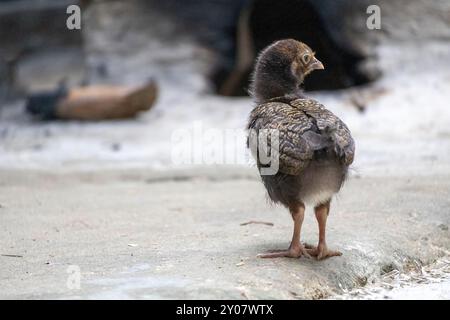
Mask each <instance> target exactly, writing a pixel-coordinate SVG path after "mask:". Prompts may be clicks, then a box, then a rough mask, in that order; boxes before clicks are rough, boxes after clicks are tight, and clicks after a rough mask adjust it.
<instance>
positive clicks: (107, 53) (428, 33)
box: [0, 0, 450, 166]
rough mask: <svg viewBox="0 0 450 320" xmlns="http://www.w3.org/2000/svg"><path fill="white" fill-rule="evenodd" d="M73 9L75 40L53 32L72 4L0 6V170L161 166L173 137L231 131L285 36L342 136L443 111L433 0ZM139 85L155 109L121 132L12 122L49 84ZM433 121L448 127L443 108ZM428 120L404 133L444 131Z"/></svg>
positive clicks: (449, 35) (443, 62) (25, 118)
mask: <svg viewBox="0 0 450 320" xmlns="http://www.w3.org/2000/svg"><path fill="white" fill-rule="evenodd" d="M75 3H77V4H78V5H79V6H80V7H81V17H82V24H81V29H80V30H68V28H67V27H66V20H67V19H68V17H69V14H68V13H66V9H67V7H68V5H70V4H74V1H52V0H40V1H38V0H36V1H26V0H16V1H12V0H10V1H5V0H3V1H0V17H1V19H0V21H1V22H0V23H1V28H0V43H1V46H0V101H1V108H0V121H1V127H2V128H1V132H0V139H1V140H0V141H1V142H2V143H1V144H0V148H1V149H2V150H1V154H2V157H1V158H0V165H14V166H16V165H17V166H22V165H26V166H39V165H40V164H43V165H44V164H50V163H51V164H52V165H58V166H63V165H64V162H67V161H69V162H71V163H77V162H80V163H82V162H85V164H92V163H93V162H95V161H101V162H102V163H103V164H104V163H105V161H107V162H108V163H111V164H113V163H117V161H118V162H120V163H121V164H123V162H124V161H125V162H126V161H134V162H136V163H141V164H144V163H145V164H146V165H149V164H152V165H159V164H163V163H165V164H167V161H168V159H169V158H168V156H169V153H170V152H169V151H170V150H169V149H168V146H169V145H170V141H169V140H168V139H169V138H170V136H171V133H172V132H173V130H174V129H175V128H177V127H179V126H184V125H187V124H189V123H192V122H193V121H195V120H201V121H203V122H205V123H206V125H207V126H208V125H211V126H213V127H217V126H219V127H229V128H243V126H244V124H245V121H246V118H247V114H248V111H249V110H250V108H251V107H252V103H251V101H250V100H249V99H247V98H245V97H246V96H247V90H248V87H249V80H250V75H251V71H252V67H253V63H254V60H255V57H256V55H257V54H258V52H259V51H260V50H261V49H262V48H264V47H265V46H266V45H268V44H270V43H271V42H273V41H274V40H277V39H282V38H288V37H292V38H295V39H299V40H302V41H304V42H305V43H307V44H308V45H310V46H311V47H312V48H313V49H314V50H315V51H316V52H317V56H318V57H319V59H321V61H323V63H324V64H325V66H326V70H325V71H323V72H316V73H313V74H312V75H311V76H310V77H308V79H307V81H305V85H304V86H305V89H306V90H307V91H312V92H313V95H314V94H319V95H320V94H322V95H324V96H325V97H324V98H322V99H332V102H330V103H328V106H329V107H330V108H331V109H332V110H333V109H334V108H337V107H340V106H342V108H343V112H344V113H345V115H343V117H344V118H347V119H345V120H347V121H353V122H354V123H353V124H354V125H353V130H358V128H364V129H366V130H367V129H368V126H367V124H368V123H372V122H375V123H376V124H374V125H376V126H381V127H380V128H378V127H377V128H375V130H376V131H377V133H379V134H381V133H383V134H393V131H395V130H400V128H399V127H404V126H407V124H408V123H409V124H412V122H414V121H415V119H421V120H422V121H423V120H424V119H423V115H420V116H416V115H415V114H414V113H416V112H423V113H425V114H427V115H429V117H433V115H434V114H436V113H435V112H431V109H430V108H438V106H439V105H441V104H443V102H444V101H445V97H444V95H445V94H447V92H448V85H449V80H448V68H449V67H448V61H449V60H448V59H449V55H448V45H449V39H450V25H449V19H450V18H449V15H450V14H449V4H448V1H444V0H441V1H440V0H434V1H420V0H416V1H395V2H390V1H366V0H358V1H346V0H339V1H334V0H322V1H308V0H304V1H300V0H286V1H282V2H280V3H277V4H273V2H272V1H269V0H267V1H266V0H254V1H250V0H233V1H225V0H223V1H222V0H215V1H207V0H204V1H203V0H187V1H177V0H167V1H163V2H160V1H138V0H131V1H120V0H114V1H113V0H111V1H106V0H104V1H79V2H77V1H75ZM373 4H375V5H378V6H379V7H380V8H381V28H380V29H373V30H371V29H369V28H368V27H367V20H368V18H369V16H370V15H371V13H372V12H370V13H368V12H367V8H368V7H369V6H370V5H373ZM149 79H154V80H155V81H156V83H157V85H158V87H159V94H158V101H157V102H156V105H155V107H154V108H152V109H151V110H150V111H148V112H143V113H140V115H139V116H138V118H137V119H134V120H126V121H122V122H121V121H118V122H114V123H102V124H98V123H97V124H95V123H94V124H83V125H79V124H77V123H73V122H70V123H56V124H55V123H40V122H38V121H36V119H35V118H33V117H31V116H30V115H27V114H26V112H25V111H24V108H25V104H26V102H25V101H26V100H24V99H25V98H26V97H27V96H29V95H32V94H34V93H41V92H43V90H47V91H48V90H55V88H58V86H60V85H61V83H64V84H65V87H66V88H68V90H69V89H70V88H78V87H82V86H84V87H86V86H87V87H89V86H94V85H121V86H124V85H127V86H138V85H142V84H143V83H145V82H146V81H148V80H149ZM405 81H410V82H409V83H408V84H406V83H405ZM400 85H402V86H401V88H400V87H399V86H400ZM415 86H417V88H416V87H415ZM424 86H426V89H425V90H424V92H423V95H421V96H417V92H418V90H422V89H423V87H424ZM397 87H398V88H397ZM428 89H429V90H431V92H429V91H428ZM405 90H407V91H408V93H405ZM409 90H411V91H409ZM434 90H435V91H434ZM400 92H402V93H400ZM403 93H404V94H406V96H404V95H403ZM389 94H390V95H391V98H388V96H389ZM396 94H397V95H398V96H396V98H394V96H395V95H396ZM392 95H394V96H392ZM380 99H385V100H384V101H383V100H380ZM421 99H422V100H421ZM430 99H433V100H430ZM419 100H421V101H420V102H419ZM324 102H327V101H324ZM410 102H412V104H413V105H420V106H421V107H420V111H419V110H417V111H416V110H415V111H413V108H414V107H413V106H412V105H408V104H409V103H410ZM330 104H331V105H330ZM424 104H425V105H426V107H425V106H424ZM377 105H381V106H382V108H386V109H383V111H381V110H378V111H379V112H378V113H377V114H378V115H377V116H381V117H383V116H385V117H386V119H384V118H381V119H378V120H375V119H376V116H375V115H372V116H371V115H370V114H371V113H376V112H377V111H376V109H380V107H377ZM401 108H405V110H404V111H405V112H407V113H406V114H405V117H404V116H403V115H400V114H399V113H401V112H402V111H401V110H400V109H401ZM442 112H444V113H445V116H444V118H445V121H446V120H448V116H447V114H448V111H447V108H444V110H442ZM396 117H398V118H399V119H400V118H401V119H402V121H398V120H399V119H396ZM429 120H430V121H431V120H433V122H434V120H436V121H437V123H428V124H424V123H421V124H417V125H419V126H420V127H425V128H426V130H427V131H430V130H438V131H439V130H446V129H444V128H445V127H446V124H447V123H445V124H444V123H442V125H441V123H440V121H442V122H444V120H443V118H442V117H439V119H432V118H431V119H429ZM410 121H411V123H410ZM399 122H401V123H399ZM437 128H439V129H437ZM378 129H379V130H378ZM405 130H410V131H414V132H416V130H412V128H406V129H405ZM366 133H367V132H366ZM404 133H405V134H407V131H405V132H404ZM357 134H359V133H357ZM442 135H444V136H445V133H444V134H440V136H442ZM373 145H374V146H375V143H374V144H373ZM111 146H112V147H111ZM122 147H123V148H122ZM413 148H414V149H415V147H413ZM372 149H373V148H372ZM70 150H76V152H71V151H70ZM421 150H423V148H419V150H416V149H415V151H417V152H420V151H421ZM66 151H68V152H66ZM364 155H367V153H363V154H362V155H360V156H359V157H358V158H359V159H361V160H364ZM371 156H377V155H371ZM378 156H380V158H382V155H378ZM428 156H429V155H428ZM362 158H363V159H362ZM19 159H20V160H19ZM401 159H403V157H401ZM366 160H369V159H366ZM378 160H379V159H378ZM416 160H417V159H416Z"/></svg>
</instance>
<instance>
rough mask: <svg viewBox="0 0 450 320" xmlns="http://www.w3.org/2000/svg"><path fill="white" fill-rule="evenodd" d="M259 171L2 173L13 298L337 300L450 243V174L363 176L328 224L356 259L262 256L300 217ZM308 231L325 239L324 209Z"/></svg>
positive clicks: (311, 239) (310, 219) (0, 221)
mask: <svg viewBox="0 0 450 320" xmlns="http://www.w3.org/2000/svg"><path fill="white" fill-rule="evenodd" d="M254 173H255V172H254V170H253V169H242V170H234V171H227V170H220V167H218V168H216V169H215V170H197V171H188V172H183V171H179V172H175V171H171V172H170V174H169V173H167V174H161V173H160V172H159V173H158V172H151V171H143V170H128V171H120V170H111V171H95V172H86V171H84V172H82V171H79V172H76V171H75V172H61V173H48V172H46V171H30V170H28V171H18V170H17V171H14V170H2V171H0V205H1V207H0V228H1V232H0V243H1V250H0V254H2V256H0V260H1V263H0V283H1V285H0V287H1V290H0V298H8V299H9V298H20V299H23V298H40V299H48V298H187V299H194V298H212V299H219V298H233V299H245V298H250V299H252V298H256V299H258V298H276V299H296V298H324V297H330V296H331V297H332V296H333V295H334V294H339V293H342V292H343V290H345V289H351V288H355V287H359V286H363V285H365V284H366V283H368V282H370V281H372V280H373V279H376V278H378V277H379V276H380V275H382V274H383V273H386V272H389V271H391V270H393V269H399V270H404V271H405V272H407V271H408V268H412V267H414V266H415V262H416V261H419V263H423V264H427V263H430V262H432V261H433V260H435V259H436V258H438V257H440V256H444V255H445V254H446V252H447V253H448V250H450V242H449V238H450V233H449V230H448V226H449V224H450V219H449V214H448V209H449V207H450V179H449V178H450V177H449V176H442V175H440V176H430V177H404V178H402V177H398V178H392V177H390V178H389V179H387V177H367V178H364V177H359V178H358V177H357V176H353V177H352V178H351V179H350V180H349V181H348V183H347V184H346V185H345V187H344V189H343V191H342V193H341V194H340V195H339V197H338V199H336V200H335V201H334V203H333V205H332V211H331V214H330V219H329V225H328V239H329V240H328V242H329V246H330V247H332V248H335V249H339V250H341V251H342V252H343V253H344V255H343V256H342V257H335V258H331V259H328V260H325V261H315V260H313V259H306V258H300V259H284V258H283V259H276V260H265V259H260V258H257V257H256V255H257V254H258V253H261V252H264V251H266V250H269V249H277V248H281V249H283V248H286V247H287V246H288V245H289V240H290V237H291V231H292V230H291V229H292V223H291V219H290V217H289V215H288V213H287V212H286V211H285V210H284V209H282V208H278V207H273V206H270V205H268V204H267V202H266V199H265V193H264V190H263V187H262V185H261V184H260V182H259V181H258V178H257V177H256V176H255V175H254ZM219 175H220V177H219ZM250 220H262V221H267V222H272V223H274V225H273V226H267V225H260V224H249V225H246V226H241V225H240V224H241V223H243V222H247V221H250ZM303 230H304V232H303V237H302V238H303V241H306V242H308V243H315V242H316V240H317V226H316V224H315V218H314V215H313V214H312V212H311V209H309V210H308V211H307V216H306V221H305V224H304V228H303ZM6 255H16V256H6ZM70 266H76V268H79V270H80V272H81V281H80V288H79V289H78V288H73V286H71V285H70V283H69V285H68V281H70V274H69V272H70V270H72V269H70Z"/></svg>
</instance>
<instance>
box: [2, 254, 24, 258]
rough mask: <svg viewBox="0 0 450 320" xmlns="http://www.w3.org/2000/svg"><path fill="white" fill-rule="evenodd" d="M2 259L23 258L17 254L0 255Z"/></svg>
mask: <svg viewBox="0 0 450 320" xmlns="http://www.w3.org/2000/svg"><path fill="white" fill-rule="evenodd" d="M1 256H2V257H11V258H23V256H21V255H18V254H2V255H1Z"/></svg>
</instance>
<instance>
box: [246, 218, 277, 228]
mask: <svg viewBox="0 0 450 320" xmlns="http://www.w3.org/2000/svg"><path fill="white" fill-rule="evenodd" d="M248 224H265V225H266V226H271V227H273V223H272V222H265V221H255V220H251V221H248V222H243V223H241V226H246V225H248Z"/></svg>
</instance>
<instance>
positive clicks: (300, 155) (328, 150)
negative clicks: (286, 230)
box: [247, 39, 355, 260]
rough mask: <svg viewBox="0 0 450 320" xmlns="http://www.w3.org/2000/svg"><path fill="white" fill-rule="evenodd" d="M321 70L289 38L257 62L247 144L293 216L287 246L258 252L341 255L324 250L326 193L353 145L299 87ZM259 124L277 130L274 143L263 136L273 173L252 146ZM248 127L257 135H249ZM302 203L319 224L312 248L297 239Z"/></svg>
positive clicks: (272, 192) (275, 197)
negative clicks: (273, 162)
mask: <svg viewBox="0 0 450 320" xmlns="http://www.w3.org/2000/svg"><path fill="white" fill-rule="evenodd" d="M320 69H324V66H323V65H322V63H321V62H320V61H319V60H318V59H317V58H316V57H315V53H314V52H313V51H312V50H311V49H310V48H309V47H308V46H307V45H306V44H304V43H302V42H299V41H296V40H293V39H287V40H280V41H277V42H275V43H273V44H272V45H270V46H268V47H267V48H265V49H264V50H263V51H262V53H261V54H260V55H259V57H258V59H257V62H256V66H255V71H254V78H253V83H252V88H251V93H252V96H253V97H254V99H255V101H256V103H257V104H258V105H257V106H256V107H255V108H254V109H253V111H252V112H251V114H250V120H249V123H248V127H247V129H249V132H250V134H249V140H248V143H249V147H250V148H251V150H252V154H253V156H254V157H255V159H256V162H257V165H258V169H259V170H260V174H261V179H262V182H263V183H264V186H265V188H266V190H267V192H268V195H269V198H270V199H271V200H272V201H273V202H275V203H281V204H282V205H284V206H285V207H287V208H288V209H289V211H290V213H291V215H292V218H293V220H294V232H293V236H292V242H291V244H290V246H289V249H288V250H277V251H272V252H269V253H265V254H261V255H260V257H262V258H276V257H291V258H298V257H300V256H302V255H305V256H308V257H309V256H315V257H316V258H317V259H319V260H320V259H324V258H327V257H332V256H339V255H341V254H342V253H340V252H339V251H333V250H329V249H328V247H327V243H326V238H325V230H326V222H327V217H328V213H329V211H330V202H331V198H332V197H333V195H334V194H336V193H337V192H339V190H340V188H341V186H342V184H343V182H344V180H345V178H346V175H347V171H348V167H349V165H350V164H351V163H352V162H353V157H354V154H355V144H354V141H353V138H352V136H351V134H350V130H349V129H348V128H347V126H346V125H345V124H344V123H343V122H342V121H341V120H340V119H339V118H338V117H337V116H335V115H334V114H333V113H331V112H330V111H329V110H327V109H326V108H325V107H324V106H323V105H322V104H320V103H319V102H317V101H315V100H313V99H309V98H307V97H305V96H304V95H303V93H302V91H301V89H300V85H301V84H302V82H303V80H304V79H305V77H306V76H307V75H308V74H309V73H311V72H312V71H314V70H320ZM264 129H269V130H270V129H272V130H275V131H276V132H277V134H278V139H279V140H278V145H277V146H276V148H274V147H275V146H273V145H270V141H272V140H271V139H270V137H271V134H273V132H274V131H271V132H272V133H271V134H268V136H269V138H268V139H267V140H268V142H267V147H268V149H271V153H272V154H271V156H274V155H276V156H277V157H276V158H277V161H278V171H277V172H276V173H270V174H266V173H263V170H262V169H263V168H264V167H265V164H266V163H265V162H262V161H261V159H260V156H261V152H262V151H261V150H260V149H259V150H258V148H255V146H256V145H259V143H260V142H261V139H262V138H261V135H259V134H258V133H260V132H262V131H261V130H264ZM252 132H253V133H256V134H255V135H253V136H252V134H251V133H252ZM266 132H267V131H266ZM252 137H253V138H252ZM254 137H256V139H254ZM258 137H259V139H260V141H259V143H258ZM255 150H256V151H255ZM305 204H308V205H312V206H314V210H315V215H316V218H317V222H318V225H319V243H318V245H317V247H311V246H308V247H305V246H303V245H302V243H301V242H300V233H301V227H302V223H303V218H304V212H305Z"/></svg>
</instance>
